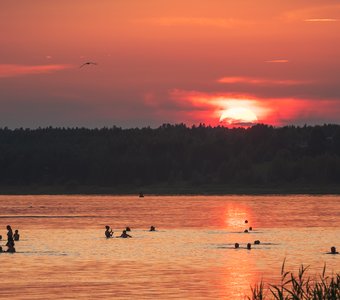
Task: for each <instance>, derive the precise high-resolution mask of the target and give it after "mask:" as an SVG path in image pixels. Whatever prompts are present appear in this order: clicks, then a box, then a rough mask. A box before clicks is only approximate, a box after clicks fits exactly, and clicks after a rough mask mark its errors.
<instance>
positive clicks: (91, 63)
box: [79, 61, 98, 68]
mask: <svg viewBox="0 0 340 300" xmlns="http://www.w3.org/2000/svg"><path fill="white" fill-rule="evenodd" d="M87 65H98V64H97V63H95V62H92V61H88V62H86V63H83V64H82V65H81V66H80V67H79V68H82V67H84V66H87Z"/></svg>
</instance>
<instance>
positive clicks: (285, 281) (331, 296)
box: [247, 261, 340, 300]
mask: <svg viewBox="0 0 340 300" xmlns="http://www.w3.org/2000/svg"><path fill="white" fill-rule="evenodd" d="M284 268H285V261H284V262H283V264H282V268H281V282H280V283H279V284H278V285H274V284H268V288H267V289H266V288H265V285H264V283H263V282H262V281H261V282H260V283H258V284H256V285H255V286H253V287H251V296H250V297H249V296H248V297H247V299H248V300H266V299H274V300H339V299H340V274H336V275H333V276H332V277H329V276H326V275H325V273H326V265H325V266H324V268H323V272H322V274H321V275H319V277H318V278H317V279H313V278H311V277H310V276H307V275H306V271H307V269H308V267H304V266H303V265H302V266H301V267H300V268H299V272H298V274H297V275H294V274H293V273H292V272H289V271H288V272H286V271H285V269H284Z"/></svg>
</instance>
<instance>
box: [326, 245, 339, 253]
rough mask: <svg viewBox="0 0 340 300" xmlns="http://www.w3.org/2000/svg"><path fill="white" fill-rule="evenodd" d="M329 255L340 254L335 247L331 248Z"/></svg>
mask: <svg viewBox="0 0 340 300" xmlns="http://www.w3.org/2000/svg"><path fill="white" fill-rule="evenodd" d="M328 254H339V252H338V251H336V248H335V247H334V246H333V247H331V252H328Z"/></svg>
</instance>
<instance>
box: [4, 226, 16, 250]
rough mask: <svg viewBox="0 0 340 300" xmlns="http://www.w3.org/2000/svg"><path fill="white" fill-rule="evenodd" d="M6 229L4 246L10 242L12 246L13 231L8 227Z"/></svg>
mask: <svg viewBox="0 0 340 300" xmlns="http://www.w3.org/2000/svg"><path fill="white" fill-rule="evenodd" d="M6 228H7V244H6V246H8V245H9V244H11V243H12V242H13V246H14V239H13V230H12V228H11V226H10V225H7V227H6Z"/></svg>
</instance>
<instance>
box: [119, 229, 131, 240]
mask: <svg viewBox="0 0 340 300" xmlns="http://www.w3.org/2000/svg"><path fill="white" fill-rule="evenodd" d="M120 237H121V238H123V239H126V238H131V237H132V236H131V235H129V234H127V233H126V230H123V232H122V234H121V235H120Z"/></svg>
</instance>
